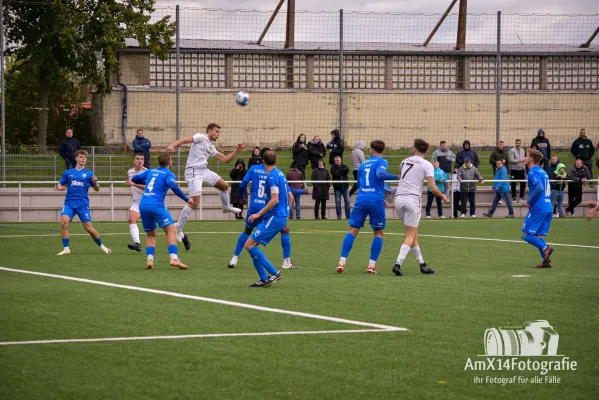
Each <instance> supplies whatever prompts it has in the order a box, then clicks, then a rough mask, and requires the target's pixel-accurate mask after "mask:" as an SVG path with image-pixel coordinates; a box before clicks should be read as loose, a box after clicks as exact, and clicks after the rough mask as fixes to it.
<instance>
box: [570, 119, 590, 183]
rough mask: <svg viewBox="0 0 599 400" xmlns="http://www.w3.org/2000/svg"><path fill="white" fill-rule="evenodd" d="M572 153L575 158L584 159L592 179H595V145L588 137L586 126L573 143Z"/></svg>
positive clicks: (583, 161)
mask: <svg viewBox="0 0 599 400" xmlns="http://www.w3.org/2000/svg"><path fill="white" fill-rule="evenodd" d="M570 153H572V155H573V156H574V157H575V158H580V159H581V160H582V164H583V165H584V166H585V167H587V169H588V170H589V173H590V174H591V179H593V155H594V154H595V147H594V146H593V142H592V141H591V140H590V139H589V138H587V132H586V130H585V129H584V128H583V129H581V130H580V133H579V134H578V139H576V140H575V141H574V142H573V143H572V147H571V148H570ZM594 186H595V185H594V183H593V182H591V187H594Z"/></svg>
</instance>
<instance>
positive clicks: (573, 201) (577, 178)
mask: <svg viewBox="0 0 599 400" xmlns="http://www.w3.org/2000/svg"><path fill="white" fill-rule="evenodd" d="M568 179H569V180H571V181H573V182H570V183H568V207H567V208H566V215H569V216H571V217H572V216H574V209H575V208H576V206H578V205H579V204H580V203H581V202H582V184H583V183H584V182H586V181H588V180H589V179H591V173H590V172H589V169H588V168H587V167H586V166H585V165H584V164H583V163H582V160H581V159H580V158H579V159H577V160H576V164H575V165H574V166H573V167H570V169H569V170H568Z"/></svg>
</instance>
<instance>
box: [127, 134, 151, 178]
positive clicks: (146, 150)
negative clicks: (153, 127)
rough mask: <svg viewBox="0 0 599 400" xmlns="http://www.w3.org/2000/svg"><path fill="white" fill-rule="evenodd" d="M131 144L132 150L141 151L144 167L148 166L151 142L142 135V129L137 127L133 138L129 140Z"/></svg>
mask: <svg viewBox="0 0 599 400" xmlns="http://www.w3.org/2000/svg"><path fill="white" fill-rule="evenodd" d="M131 144H132V145H133V150H134V151H135V152H136V153H141V154H143V155H144V167H146V168H148V169H149V168H150V148H151V147H152V142H150V139H148V138H145V137H144V131H143V129H138V130H137V133H136V135H135V139H133V142H131Z"/></svg>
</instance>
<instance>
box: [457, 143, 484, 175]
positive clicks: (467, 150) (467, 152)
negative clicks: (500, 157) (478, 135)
mask: <svg viewBox="0 0 599 400" xmlns="http://www.w3.org/2000/svg"><path fill="white" fill-rule="evenodd" d="M466 158H469V159H470V162H471V163H472V165H474V167H475V168H478V166H479V165H480V160H479V159H478V154H476V151H474V150H472V148H471V147H470V141H469V140H464V143H463V144H462V150H460V151H458V154H457V155H456V156H455V162H456V164H458V165H459V166H460V167H461V166H462V165H464V161H465V160H466Z"/></svg>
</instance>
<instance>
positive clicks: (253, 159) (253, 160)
mask: <svg viewBox="0 0 599 400" xmlns="http://www.w3.org/2000/svg"><path fill="white" fill-rule="evenodd" d="M260 164H262V157H261V156H260V147H258V146H256V147H254V148H253V149H252V155H251V156H250V159H249V160H248V169H250V168H252V165H260Z"/></svg>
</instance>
